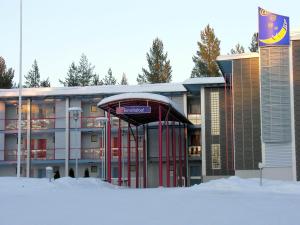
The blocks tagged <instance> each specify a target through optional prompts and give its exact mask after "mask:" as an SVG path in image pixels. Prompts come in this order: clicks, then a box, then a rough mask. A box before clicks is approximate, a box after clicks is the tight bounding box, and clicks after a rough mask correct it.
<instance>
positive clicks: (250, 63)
mask: <svg viewBox="0 0 300 225" xmlns="http://www.w3.org/2000/svg"><path fill="white" fill-rule="evenodd" d="M233 89H234V96H233V98H234V100H233V102H234V103H233V104H234V145H235V147H234V149H235V169H236V170H253V169H257V165H258V162H260V161H261V139H260V91H259V59H258V57H252V58H242V59H236V60H233Z"/></svg>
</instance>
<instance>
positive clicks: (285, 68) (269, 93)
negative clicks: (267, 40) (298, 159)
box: [260, 47, 292, 167]
mask: <svg viewBox="0 0 300 225" xmlns="http://www.w3.org/2000/svg"><path fill="white" fill-rule="evenodd" d="M260 53H261V107H262V140H263V142H264V143H265V163H266V166H270V167H285V166H291V165H292V145H291V103H290V101H291V100H290V76H289V48H288V47H268V48H261V49H260Z"/></svg>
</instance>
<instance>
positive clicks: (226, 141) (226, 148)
mask: <svg viewBox="0 0 300 225" xmlns="http://www.w3.org/2000/svg"><path fill="white" fill-rule="evenodd" d="M224 90H225V92H224V97H225V101H224V102H225V105H224V109H225V110H224V111H225V136H226V140H225V150H226V170H227V172H228V135H227V79H226V75H225V87H224Z"/></svg>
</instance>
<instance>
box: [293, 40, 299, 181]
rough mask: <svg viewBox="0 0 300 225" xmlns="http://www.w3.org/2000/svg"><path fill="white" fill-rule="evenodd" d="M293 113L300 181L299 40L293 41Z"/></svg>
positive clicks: (297, 167) (297, 168) (297, 169)
mask: <svg viewBox="0 0 300 225" xmlns="http://www.w3.org/2000/svg"><path fill="white" fill-rule="evenodd" d="M292 51H293V52H292V54H293V77H294V82H293V83H294V110H295V111H294V113H295V118H294V119H295V147H296V171H297V180H298V181H300V41H299V40H297V41H293V49H292Z"/></svg>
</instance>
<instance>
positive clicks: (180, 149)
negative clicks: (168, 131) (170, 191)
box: [178, 123, 182, 186]
mask: <svg viewBox="0 0 300 225" xmlns="http://www.w3.org/2000/svg"><path fill="white" fill-rule="evenodd" d="M178 145H179V149H178V150H179V155H178V157H179V181H180V182H179V185H180V186H182V143H181V124H180V123H179V137H178Z"/></svg>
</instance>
